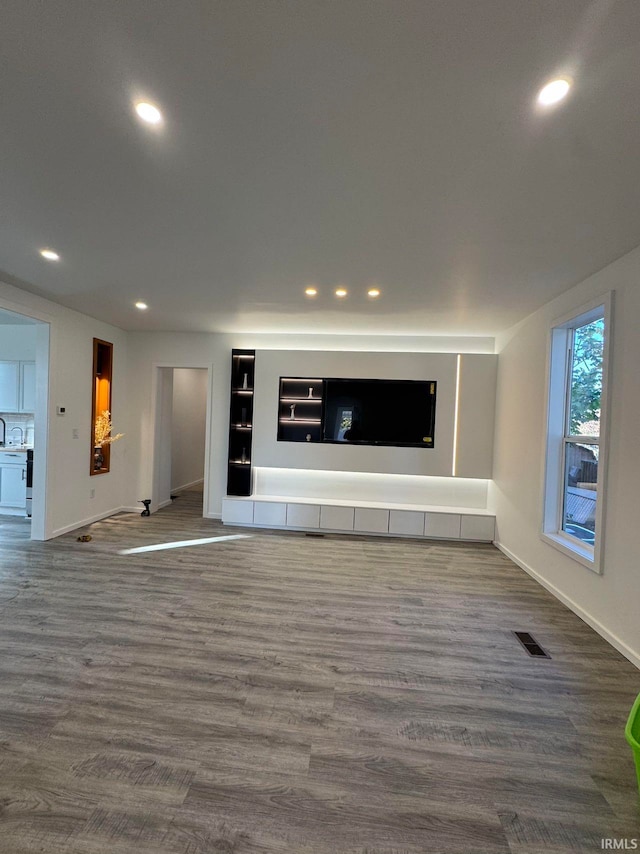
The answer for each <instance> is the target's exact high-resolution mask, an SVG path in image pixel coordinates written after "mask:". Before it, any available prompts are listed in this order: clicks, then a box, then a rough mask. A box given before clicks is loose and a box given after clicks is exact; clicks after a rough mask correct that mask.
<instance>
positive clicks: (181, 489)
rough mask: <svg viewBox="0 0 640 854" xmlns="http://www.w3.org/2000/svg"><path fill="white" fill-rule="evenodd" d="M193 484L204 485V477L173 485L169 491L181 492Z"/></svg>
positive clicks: (191, 487)
mask: <svg viewBox="0 0 640 854" xmlns="http://www.w3.org/2000/svg"><path fill="white" fill-rule="evenodd" d="M194 486H204V478H202V477H201V478H200V480H192V481H191V483H183V484H182V486H174V487H172V489H171V492H182V491H183V490H184V489H193V487H194Z"/></svg>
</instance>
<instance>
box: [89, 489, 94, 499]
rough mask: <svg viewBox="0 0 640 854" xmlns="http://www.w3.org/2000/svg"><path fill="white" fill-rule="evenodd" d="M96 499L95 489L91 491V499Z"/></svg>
mask: <svg viewBox="0 0 640 854" xmlns="http://www.w3.org/2000/svg"><path fill="white" fill-rule="evenodd" d="M95 497H96V491H95V489H92V490H90V491H89V498H95Z"/></svg>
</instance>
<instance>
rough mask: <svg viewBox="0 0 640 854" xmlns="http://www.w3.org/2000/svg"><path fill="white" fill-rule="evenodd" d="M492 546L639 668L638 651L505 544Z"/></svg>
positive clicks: (498, 543)
mask: <svg viewBox="0 0 640 854" xmlns="http://www.w3.org/2000/svg"><path fill="white" fill-rule="evenodd" d="M494 546H495V547H496V548H497V549H500V551H501V552H502V553H503V554H504V555H506V556H507V557H508V558H509V560H512V561H513V562H514V563H515V564H516V566H519V567H520V569H522V570H524V571H525V572H526V573H527V575H530V576H531V577H532V578H534V579H535V580H536V581H537V582H538V584H541V585H542V586H543V587H544V588H545V590H548V591H549V593H551V594H552V595H553V596H555V598H556V599H558V600H559V601H560V602H562V604H563V605H566V606H567V608H569V610H570V611H573V613H574V614H575V615H576V616H577V617H580V619H581V620H584V622H585V623H586V624H587V625H588V626H591V628H592V629H593V630H594V631H595V632H597V633H598V634H599V635H600V637H602V638H604V640H606V641H607V642H608V643H610V644H611V646H613V647H615V649H617V650H618V652H619V653H621V654H622V655H624V657H625V658H626V659H628V660H629V661H630V662H631V663H632V664H634V665H635V666H636V667H637V668H638V669H639V670H640V653H638V652H636V651H635V650H633V649H631V647H630V646H628V645H627V644H626V643H625V642H624V641H623V640H621V639H620V638H619V637H618V636H617V635H614V634H613V632H611V631H609V629H607V627H606V626H603V625H602V623H601V622H600V621H599V620H597V619H596V618H595V617H594V616H592V615H591V614H590V613H589V612H588V611H585V610H584V608H582V607H581V606H580V605H578V603H577V602H574V601H573V599H571V598H570V597H569V596H566V595H565V594H564V593H563V592H562V590H560V589H558V588H557V587H556V586H555V584H552V583H551V582H550V581H547V579H546V578H544V577H543V576H542V575H540V573H539V572H537V571H536V570H535V569H534V568H533V567H532V566H529V564H528V563H526V562H525V561H523V560H521V559H520V558H519V557H518V556H517V555H515V554H514V553H513V552H512V551H511V550H510V549H508V548H507V547H506V546H504V545H502V543H500V542H498V541H497V540H496V541H495V542H494Z"/></svg>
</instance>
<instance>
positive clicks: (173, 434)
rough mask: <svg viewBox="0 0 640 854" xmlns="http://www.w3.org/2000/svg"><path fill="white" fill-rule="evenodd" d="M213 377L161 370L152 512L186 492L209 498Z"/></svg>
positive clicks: (202, 371) (198, 371) (204, 371)
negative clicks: (208, 420) (208, 444)
mask: <svg viewBox="0 0 640 854" xmlns="http://www.w3.org/2000/svg"><path fill="white" fill-rule="evenodd" d="M209 379H210V377H209V369H208V368H204V367H158V368H157V376H156V405H155V443H154V465H153V487H152V501H151V508H152V510H159V509H161V508H162V507H166V506H167V505H168V504H170V503H171V501H172V497H175V496H179V495H180V494H181V493H183V492H190V493H193V492H196V493H202V495H203V496H206V494H207V489H206V484H207V482H208V472H207V468H208V467H207V465H206V459H207V418H208V405H209ZM191 497H192V498H193V496H191ZM198 500H199V502H200V506H202V508H203V514H204V512H205V510H206V508H205V507H204V506H203V501H204V502H205V503H206V499H204V498H199V499H198Z"/></svg>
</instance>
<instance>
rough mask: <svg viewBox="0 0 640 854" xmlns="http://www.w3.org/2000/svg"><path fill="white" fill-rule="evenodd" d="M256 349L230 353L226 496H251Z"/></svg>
mask: <svg viewBox="0 0 640 854" xmlns="http://www.w3.org/2000/svg"><path fill="white" fill-rule="evenodd" d="M255 362H256V351H255V350H232V351H231V403H230V411H229V455H228V463H227V495H251V444H252V434H253V389H254V380H255Z"/></svg>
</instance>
